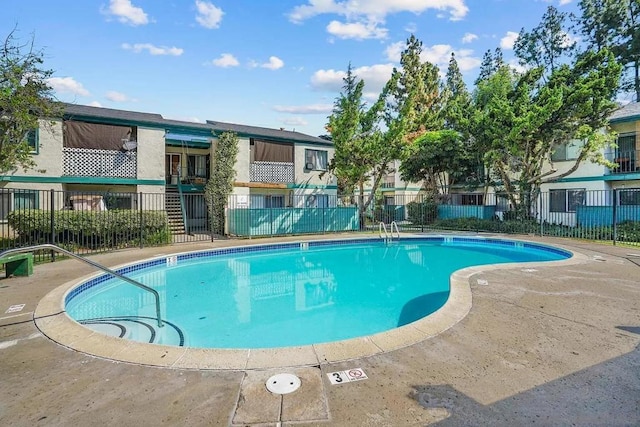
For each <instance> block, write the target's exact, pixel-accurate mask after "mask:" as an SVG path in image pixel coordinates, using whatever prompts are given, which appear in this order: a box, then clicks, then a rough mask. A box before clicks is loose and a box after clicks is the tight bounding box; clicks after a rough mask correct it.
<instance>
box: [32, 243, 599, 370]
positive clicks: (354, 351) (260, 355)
mask: <svg viewBox="0 0 640 427" xmlns="http://www.w3.org/2000/svg"><path fill="white" fill-rule="evenodd" d="M412 237H413V238H415V239H416V240H434V239H438V238H440V239H445V237H446V238H449V239H451V236H448V235H429V236H424V235H403V238H412ZM456 239H461V240H475V241H480V240H494V241H497V242H500V243H504V244H512V245H513V243H510V242H519V243H517V244H518V245H522V246H529V245H534V246H537V247H540V246H542V247H544V248H549V247H551V248H553V251H554V252H560V253H562V252H564V253H569V254H571V255H572V257H571V258H568V259H564V260H558V261H545V262H527V263H508V264H506V263H505V264H492V265H482V266H473V267H467V268H464V269H461V270H458V271H455V272H454V273H453V274H452V275H451V276H450V295H449V298H448V300H447V302H446V303H445V305H443V306H442V307H441V308H440V309H439V310H437V311H436V312H434V313H432V314H431V315H429V316H427V317H425V318H423V319H420V320H417V321H415V322H413V323H410V324H408V325H405V326H402V327H399V328H396V329H392V330H390V331H385V332H381V333H378V334H374V335H371V336H367V337H361V338H352V339H348V340H343V341H336V342H330V343H319V344H314V345H309V346H299V347H285V348H274V349H200V348H189V347H178V346H167V345H158V344H146V343H141V342H135V341H128V340H124V339H120V338H116V337H111V336H108V335H105V334H101V333H99V332H95V331H93V330H91V329H89V328H86V327H84V326H82V325H80V324H79V323H77V322H75V321H74V320H73V319H71V318H70V317H69V316H68V315H67V314H66V312H65V311H64V304H65V301H68V300H70V299H71V298H73V297H74V296H75V295H78V294H79V291H77V288H78V284H80V283H86V282H91V283H94V284H95V283H99V282H100V280H101V279H100V277H101V276H102V274H101V273H98V274H96V273H94V274H91V275H87V276H84V277H81V278H79V279H78V280H74V281H70V282H67V283H65V284H63V285H61V286H59V287H57V288H55V289H54V290H53V291H51V292H49V293H48V294H47V295H45V297H44V298H42V300H41V301H40V303H39V304H38V306H37V307H36V310H35V313H34V320H35V323H36V325H37V327H38V328H39V329H40V331H41V332H42V333H43V334H44V335H45V336H47V337H49V338H50V339H52V340H53V341H56V342H58V343H59V344H61V345H63V346H66V347H69V348H72V349H75V350H77V351H81V352H84V353H87V354H91V355H94V356H97V357H103V358H106V359H111V360H115V361H121V362H128V363H135V364H141V365H152V366H159V367H168V368H176V369H202V370H206V369H211V370H224V369H227V370H254V369H269V368H281V367H294V366H312V365H318V364H325V363H333V362H340V361H345V360H353V359H359V358H364V357H369V356H373V355H376V354H380V353H384V352H388V351H392V350H395V349H399V348H402V347H407V346H410V345H413V344H416V343H419V342H422V341H424V340H426V339H429V338H430V337H433V336H435V335H438V334H440V333H442V332H444V331H446V330H447V329H449V328H451V327H452V326H454V325H455V324H457V323H458V322H460V321H461V320H462V319H464V318H465V316H466V315H467V314H468V313H469V311H470V310H471V306H472V291H471V284H470V281H471V277H472V276H474V275H476V274H478V273H482V272H483V271H489V270H495V269H506V270H508V269H514V268H515V269H522V268H536V267H541V266H545V267H549V266H561V265H574V264H580V263H584V262H588V261H589V258H588V257H587V256H586V255H583V254H580V253H577V252H575V250H573V249H569V248H567V247H564V246H562V245H561V244H554V245H553V246H551V245H547V244H541V243H538V242H529V241H527V240H524V239H519V238H512V237H508V238H504V237H493V236H487V237H468V236H460V237H459V238H458V237H456ZM371 240H379V239H378V238H375V237H372V238H362V237H358V238H342V239H326V237H325V239H324V240H313V237H310V236H308V237H306V238H303V239H301V240H300V241H298V242H294V243H291V242H287V243H284V245H286V247H288V248H291V247H296V245H298V246H299V245H301V244H302V243H307V244H310V246H312V247H313V246H323V245H327V244H330V242H336V241H341V242H343V244H349V243H355V242H363V241H371ZM456 241H457V240H456ZM282 247H283V246H281V244H279V243H269V244H258V245H249V246H247V244H246V243H238V246H231V247H225V248H217V249H207V250H200V251H195V252H193V253H187V254H185V253H184V252H177V253H173V254H166V255H158V256H155V257H151V258H148V259H145V260H142V263H143V264H145V265H154V264H157V263H159V262H160V263H161V262H163V260H165V259H167V258H168V257H174V256H177V257H182V258H181V259H186V258H184V257H185V256H190V257H191V258H194V257H196V258H197V257H203V256H205V255H204V254H214V253H216V254H222V253H224V254H229V253H231V254H233V253H245V252H253V251H256V250H261V249H260V248H262V250H264V248H282ZM189 254H190V255H189ZM132 264H133V263H128V264H125V265H121V266H118V267H113V268H112V269H114V270H115V271H119V272H120V271H133V269H132V268H131V266H132ZM89 286H91V285H89Z"/></svg>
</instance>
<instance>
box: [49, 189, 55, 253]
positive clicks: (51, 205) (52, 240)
mask: <svg viewBox="0 0 640 427" xmlns="http://www.w3.org/2000/svg"><path fill="white" fill-rule="evenodd" d="M54 197H55V190H54V189H53V188H52V189H51V190H50V191H49V209H50V212H49V218H50V226H51V230H50V231H51V237H50V239H49V243H51V244H52V245H55V244H56V224H55V215H54V214H55V211H54V209H55V207H56V204H55V200H54ZM55 260H56V252H55V251H54V250H52V251H51V262H55Z"/></svg>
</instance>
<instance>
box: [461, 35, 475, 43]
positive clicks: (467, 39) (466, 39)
mask: <svg viewBox="0 0 640 427" xmlns="http://www.w3.org/2000/svg"><path fill="white" fill-rule="evenodd" d="M477 39H478V36H477V35H476V34H473V33H465V35H464V36H463V37H462V43H471V42H472V41H474V40H477Z"/></svg>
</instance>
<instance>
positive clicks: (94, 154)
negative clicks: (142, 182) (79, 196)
mask: <svg viewBox="0 0 640 427" xmlns="http://www.w3.org/2000/svg"><path fill="white" fill-rule="evenodd" d="M62 165H63V175H64V176H86V177H101V178H104V177H106V178H136V177H137V170H138V154H137V153H136V152H135V151H128V152H122V151H117V150H93V149H89V148H68V147H65V148H63V150H62Z"/></svg>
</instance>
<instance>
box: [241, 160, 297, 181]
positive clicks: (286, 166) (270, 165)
mask: <svg viewBox="0 0 640 427" xmlns="http://www.w3.org/2000/svg"><path fill="white" fill-rule="evenodd" d="M294 177H295V174H294V171H293V163H289V162H253V163H251V164H250V165H249V179H250V180H251V182H271V183H285V184H289V183H293V182H294Z"/></svg>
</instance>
